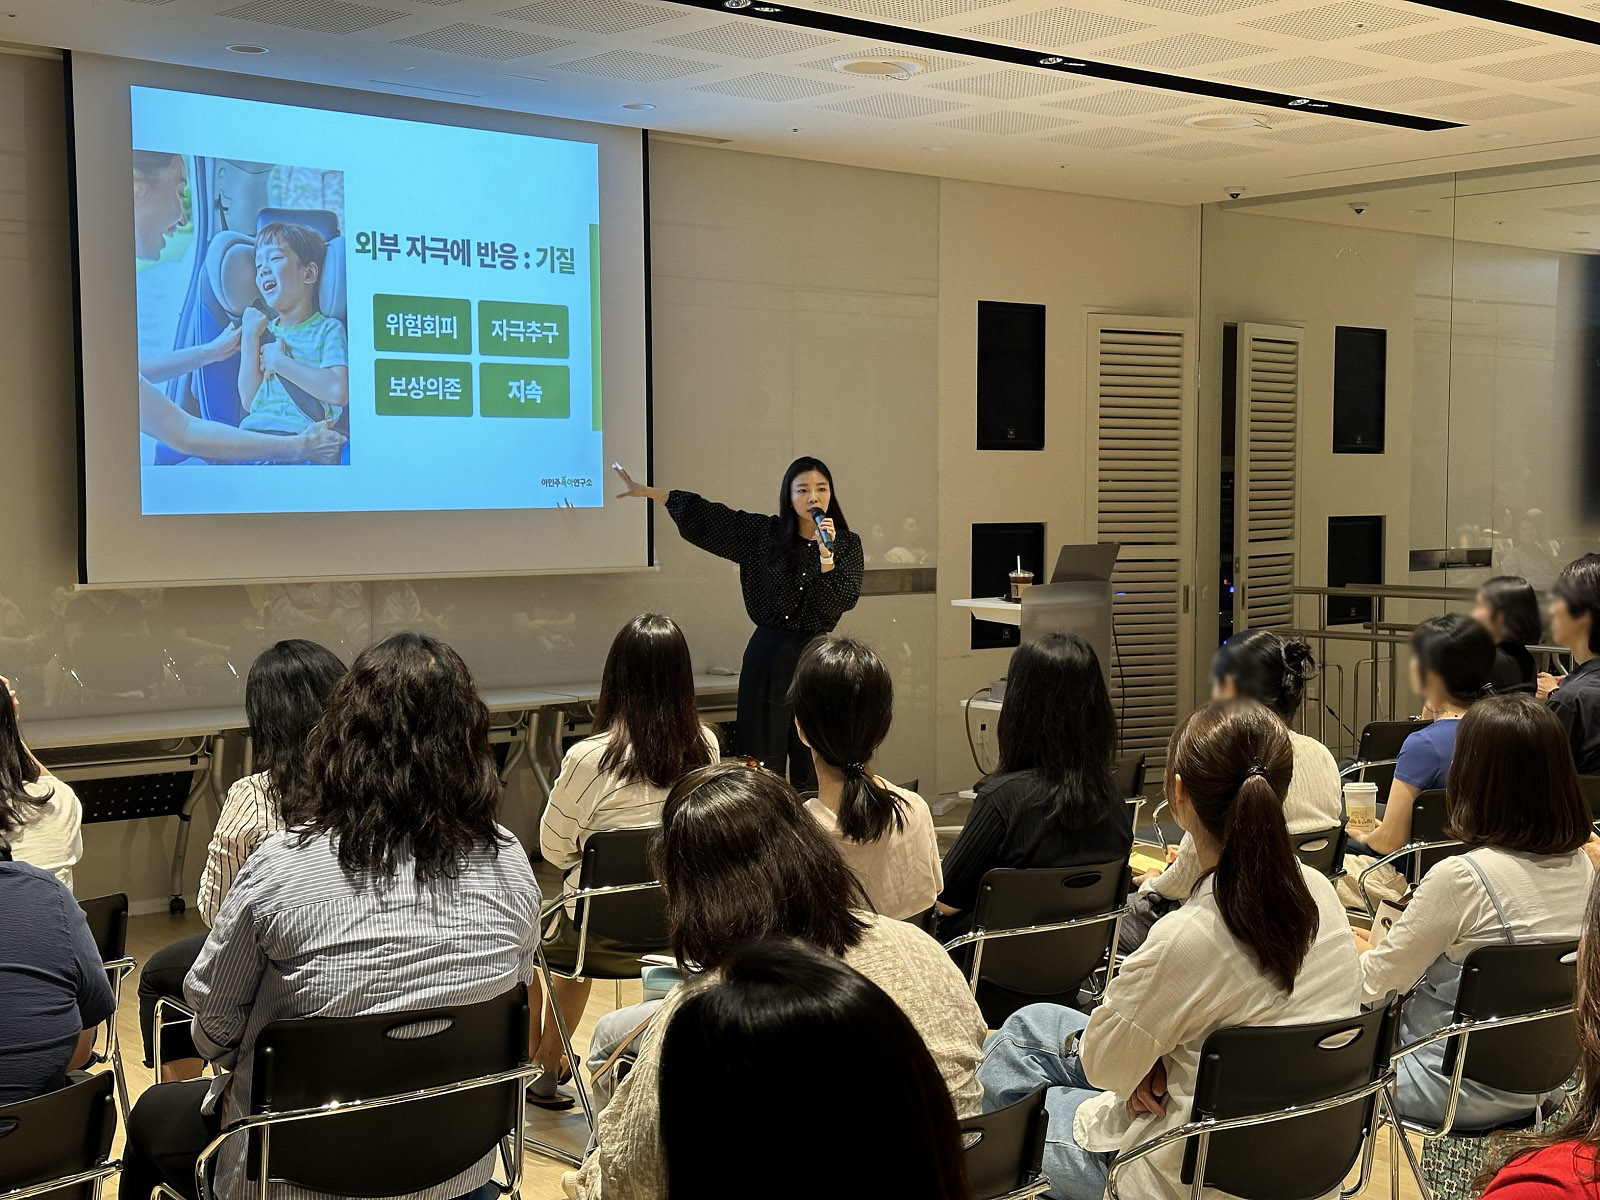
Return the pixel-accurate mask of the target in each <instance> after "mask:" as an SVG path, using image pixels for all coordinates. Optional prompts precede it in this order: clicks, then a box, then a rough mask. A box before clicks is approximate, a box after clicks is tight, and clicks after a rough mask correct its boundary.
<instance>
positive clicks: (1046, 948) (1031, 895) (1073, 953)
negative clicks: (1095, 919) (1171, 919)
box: [972, 859, 1132, 1029]
mask: <svg viewBox="0 0 1600 1200" xmlns="http://www.w3.org/2000/svg"><path fill="white" fill-rule="evenodd" d="M1131 875H1132V873H1131V871H1130V869H1129V867H1128V863H1127V861H1126V860H1122V859H1119V860H1117V861H1116V862H1108V863H1095V864H1090V865H1085V866H1080V867H1032V868H1027V869H1020V868H1014V867H997V868H996V869H994V870H992V871H989V872H988V873H987V874H985V875H984V877H983V880H982V882H980V883H979V885H978V900H977V904H976V905H975V906H974V917H973V925H972V928H973V930H974V931H978V930H982V931H984V932H986V933H992V932H995V931H996V930H1005V929H1022V928H1026V927H1028V926H1030V925H1046V924H1050V923H1052V922H1055V921H1069V920H1073V919H1074V918H1077V917H1088V916H1094V915H1096V914H1099V913H1109V912H1111V911H1113V910H1115V909H1117V908H1120V907H1122V906H1123V905H1124V904H1125V903H1127V898H1128V892H1129V890H1130V889H1131V887H1132V879H1131ZM1115 928H1116V925H1115V922H1114V921H1105V922H1102V923H1100V924H1097V925H1088V926H1083V927H1080V928H1077V929H1060V930H1052V931H1050V932H1047V933H1032V934H1027V935H1024V936H1017V937H1007V938H992V939H987V940H985V941H984V942H983V943H982V954H981V956H980V955H977V953H976V947H974V957H975V959H976V961H977V971H978V987H977V992H976V995H977V1000H978V1006H979V1007H980V1008H981V1009H982V1010H983V1015H984V1017H985V1019H986V1020H988V1022H989V1027H990V1028H991V1029H998V1028H999V1027H1000V1025H1001V1023H1002V1022H1004V1020H1005V1018H1006V1017H1008V1016H1010V1015H1011V1014H1012V1013H1013V1012H1015V1011H1016V1010H1017V1009H1019V1008H1021V1007H1023V1006H1024V1005H1027V1004H1037V1003H1043V1002H1046V1001H1053V1002H1055V1003H1058V1004H1071V1003H1073V1001H1074V1000H1075V999H1076V997H1077V993H1078V989H1079V988H1081V987H1082V986H1083V984H1084V981H1085V980H1087V979H1088V978H1089V976H1090V975H1091V974H1092V973H1093V972H1094V971H1095V969H1096V968H1098V967H1099V966H1100V964H1101V962H1102V960H1104V958H1105V956H1106V952H1107V951H1108V950H1109V949H1110V948H1111V946H1112V939H1113V938H1114V937H1115V936H1116V934H1115Z"/></svg>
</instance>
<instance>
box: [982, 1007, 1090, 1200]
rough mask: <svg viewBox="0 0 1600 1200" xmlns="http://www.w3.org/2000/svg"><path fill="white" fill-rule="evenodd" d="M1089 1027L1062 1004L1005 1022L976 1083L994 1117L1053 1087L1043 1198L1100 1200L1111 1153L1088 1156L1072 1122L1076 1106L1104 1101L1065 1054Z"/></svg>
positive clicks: (1048, 1107) (986, 1047) (1047, 1096)
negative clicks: (1071, 1040)
mask: <svg viewBox="0 0 1600 1200" xmlns="http://www.w3.org/2000/svg"><path fill="white" fill-rule="evenodd" d="M1088 1024H1089V1018H1088V1017H1086V1016H1084V1015H1083V1014H1082V1013H1081V1012H1078V1011H1077V1010H1076V1009H1072V1008H1063V1007H1062V1006H1061V1005H1059V1004H1030V1005H1028V1007H1026V1008H1022V1009H1018V1010H1017V1011H1016V1012H1014V1013H1012V1014H1011V1016H1009V1017H1007V1018H1006V1023H1005V1024H1004V1025H1002V1026H1000V1029H999V1031H998V1032H997V1033H995V1034H993V1035H991V1036H990V1038H989V1040H988V1041H987V1042H986V1043H985V1044H984V1055H983V1062H982V1063H981V1064H980V1065H979V1067H978V1082H979V1083H981V1084H983V1111H984V1112H993V1111H994V1110H995V1109H997V1108H1004V1107H1005V1106H1006V1105H1008V1104H1014V1103H1015V1102H1016V1101H1018V1100H1021V1099H1022V1098H1023V1097H1024V1096H1026V1095H1027V1094H1028V1093H1029V1092H1031V1091H1033V1089H1034V1088H1036V1087H1038V1086H1039V1085H1040V1084H1041V1083H1045V1084H1049V1085H1050V1090H1049V1091H1048V1092H1046V1093H1045V1098H1044V1106H1045V1111H1046V1112H1048V1113H1049V1114H1050V1130H1049V1133H1048V1134H1047V1135H1046V1137H1045V1144H1044V1173H1045V1174H1046V1175H1048V1176H1049V1177H1050V1190H1049V1191H1048V1192H1046V1193H1045V1194H1046V1195H1047V1196H1053V1197H1055V1200H1101V1197H1102V1196H1104V1195H1105V1191H1106V1176H1107V1175H1108V1174H1109V1173H1110V1171H1111V1160H1112V1159H1114V1158H1115V1157H1116V1155H1115V1154H1112V1153H1109V1152H1107V1153H1099V1152H1096V1151H1093V1150H1085V1149H1083V1148H1082V1147H1080V1146H1079V1145H1078V1143H1077V1142H1075V1141H1074V1140H1073V1136H1072V1120H1073V1118H1074V1117H1075V1116H1077V1114H1078V1106H1079V1105H1081V1104H1082V1103H1083V1102H1084V1101H1085V1100H1092V1099H1093V1098H1094V1097H1096V1096H1098V1095H1100V1089H1099V1088H1095V1087H1090V1086H1089V1081H1088V1079H1086V1078H1085V1077H1084V1074H1083V1066H1082V1064H1080V1063H1079V1062H1078V1056H1077V1054H1076V1053H1073V1054H1068V1053H1066V1051H1065V1043H1066V1040H1067V1038H1069V1037H1071V1036H1072V1035H1073V1034H1076V1033H1079V1032H1081V1031H1082V1030H1083V1028H1084V1027H1085V1026H1087V1025H1088Z"/></svg>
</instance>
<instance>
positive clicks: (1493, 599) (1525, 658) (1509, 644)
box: [1472, 575, 1542, 693]
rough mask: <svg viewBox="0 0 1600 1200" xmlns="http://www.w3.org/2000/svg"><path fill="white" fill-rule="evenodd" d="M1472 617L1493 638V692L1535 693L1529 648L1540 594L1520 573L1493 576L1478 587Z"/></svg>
mask: <svg viewBox="0 0 1600 1200" xmlns="http://www.w3.org/2000/svg"><path fill="white" fill-rule="evenodd" d="M1472 619H1473V620H1474V621H1476V622H1478V624H1480V625H1482V626H1483V627H1484V628H1485V629H1487V630H1488V631H1489V636H1490V637H1492V638H1493V639H1494V670H1493V671H1492V672H1490V677H1489V682H1490V684H1491V685H1492V686H1493V687H1494V690H1495V691H1496V692H1500V693H1505V692H1535V691H1537V690H1538V687H1539V671H1538V667H1537V666H1536V665H1535V664H1534V661H1533V655H1532V654H1530V653H1529V652H1528V647H1529V646H1531V645H1533V644H1535V643H1536V642H1538V640H1539V631H1540V629H1541V628H1542V626H1541V623H1540V621H1539V597H1538V596H1537V595H1536V594H1535V592H1534V590H1533V586H1532V585H1531V584H1530V583H1529V582H1528V581H1527V580H1526V579H1524V578H1522V576H1520V575H1496V576H1495V577H1494V578H1493V579H1486V580H1484V582H1483V586H1482V587H1480V588H1479V589H1478V599H1477V602H1476V603H1475V604H1473V606H1472Z"/></svg>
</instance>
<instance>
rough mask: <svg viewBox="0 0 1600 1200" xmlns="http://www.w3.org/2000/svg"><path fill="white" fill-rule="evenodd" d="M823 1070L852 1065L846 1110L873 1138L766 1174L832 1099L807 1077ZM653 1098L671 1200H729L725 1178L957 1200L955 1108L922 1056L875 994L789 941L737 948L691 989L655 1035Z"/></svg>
mask: <svg viewBox="0 0 1600 1200" xmlns="http://www.w3.org/2000/svg"><path fill="white" fill-rule="evenodd" d="M834 1061H843V1062H848V1063H849V1064H850V1067H851V1079H852V1084H851V1089H852V1092H853V1095H852V1097H851V1103H852V1106H853V1107H854V1108H855V1109H856V1110H857V1111H859V1112H861V1113H864V1114H870V1121H871V1130H872V1131H871V1135H870V1136H862V1135H860V1133H859V1131H858V1134H857V1135H856V1136H848V1137H842V1138H837V1139H834V1140H833V1142H832V1144H831V1145H830V1147H829V1151H828V1153H827V1154H826V1155H825V1156H816V1155H813V1156H809V1161H807V1162H796V1161H790V1162H788V1163H786V1164H785V1166H784V1169H782V1170H776V1171H775V1170H773V1169H772V1168H773V1164H774V1163H775V1162H778V1161H779V1160H781V1159H783V1158H784V1157H785V1153H784V1152H785V1150H787V1149H788V1148H790V1147H792V1145H793V1138H794V1131H795V1130H796V1129H797V1128H798V1127H801V1126H803V1125H804V1124H806V1123H807V1122H808V1121H810V1120H813V1119H814V1118H815V1116H816V1114H817V1113H818V1112H821V1111H826V1110H827V1108H828V1106H829V1104H830V1103H832V1102H833V1101H834V1100H835V1099H836V1098H837V1087H838V1085H837V1083H836V1081H835V1080H834V1078H833V1077H832V1073H831V1072H829V1071H824V1070H819V1069H818V1064H819V1063H824V1062H834ZM660 1093H661V1102H660V1109H661V1141H662V1145H663V1147H664V1149H665V1152H666V1167H667V1196H668V1197H669V1200H704V1198H705V1197H708V1196H725V1195H731V1194H733V1191H737V1190H738V1189H737V1188H735V1189H733V1191H730V1188H729V1180H755V1179H759V1180H761V1186H760V1188H759V1189H758V1190H759V1191H760V1193H761V1195H762V1196H764V1197H767V1198H769V1200H811V1198H812V1197H815V1196H820V1195H824V1194H825V1195H827V1196H830V1197H833V1198H835V1200H867V1198H868V1197H877V1196H915V1197H917V1198H918V1200H965V1198H966V1195H967V1188H966V1171H965V1163H964V1162H963V1158H962V1149H961V1134H960V1130H959V1127H958V1126H957V1125H956V1117H955V1110H954V1109H953V1108H952V1106H951V1103H950V1092H949V1090H948V1088H947V1087H946V1086H945V1083H944V1080H943V1079H942V1078H941V1077H940V1075H939V1069H938V1067H937V1066H936V1065H935V1064H934V1061H933V1055H932V1054H930V1053H929V1052H928V1047H927V1044H926V1043H925V1042H924V1041H923V1040H922V1037H921V1035H920V1034H918V1033H917V1031H916V1028H915V1027H914V1026H913V1025H912V1024H911V1021H910V1019H909V1018H908V1017H907V1016H906V1015H905V1013H904V1012H902V1011H901V1009H900V1006H899V1005H898V1004H896V1003H895V1002H894V1001H893V1000H892V999H890V997H889V996H888V995H887V994H886V993H885V992H884V991H883V989H882V988H880V987H879V986H878V985H877V984H875V983H873V982H872V981H871V980H870V979H868V978H867V977H866V976H864V975H862V974H861V973H860V972H859V971H856V970H855V969H854V968H852V967H849V966H847V965H846V964H844V963H842V962H839V961H838V960H837V959H834V958H830V957H829V956H828V955H826V954H822V953H819V952H818V951H816V950H814V949H811V948H809V947H807V946H805V945H802V944H800V943H797V942H792V941H767V942H754V943H750V944H748V945H745V946H742V947H739V948H738V949H737V950H736V951H735V952H734V953H732V954H730V955H729V956H728V958H727V959H726V960H725V961H724V963H723V966H722V969H721V971H720V972H719V973H718V974H717V975H715V976H712V977H711V978H710V979H708V980H706V981H705V982H704V983H701V984H699V985H698V986H693V987H692V988H691V989H690V990H689V992H688V993H687V995H686V996H685V997H684V1000H683V1002H682V1003H681V1004H680V1005H679V1006H678V1009H677V1011H676V1012H674V1013H673V1014H672V1017H671V1020H670V1021H669V1022H668V1023H667V1028H666V1032H665V1033H664V1034H663V1035H662V1041H661V1076H660ZM730 1096H735V1097H738V1103H735V1104H731V1105H730V1104H728V1103H727V1099H728V1097H730ZM712 1111H715V1112H717V1113H718V1118H717V1120H715V1121H708V1120H707V1119H706V1114H707V1113H708V1112H712ZM841 1156H842V1157H841Z"/></svg>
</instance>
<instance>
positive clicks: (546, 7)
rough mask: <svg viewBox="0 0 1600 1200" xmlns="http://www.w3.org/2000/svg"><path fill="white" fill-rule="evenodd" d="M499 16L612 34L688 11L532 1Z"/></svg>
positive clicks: (622, 1)
mask: <svg viewBox="0 0 1600 1200" xmlns="http://www.w3.org/2000/svg"><path fill="white" fill-rule="evenodd" d="M496 15H498V16H502V17H511V18H512V19H513V20H517V21H533V22H534V23H536V24H539V25H554V26H555V27H556V28H557V29H578V30H582V31H583V32H584V33H607V34H613V33H627V32H628V31H629V30H632V29H644V28H646V27H647V26H650V25H662V24H665V23H666V22H668V21H676V20H678V19H679V18H680V17H682V16H683V15H685V14H683V13H680V12H675V11H673V10H672V9H670V8H668V7H667V6H665V5H648V4H634V3H631V0H534V3H532V4H524V5H522V6H521V7H520V8H508V9H506V10H505V11H504V12H502V13H498V14H496Z"/></svg>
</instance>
